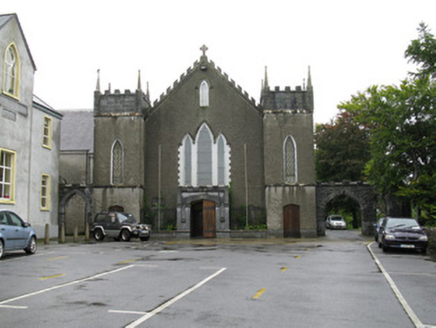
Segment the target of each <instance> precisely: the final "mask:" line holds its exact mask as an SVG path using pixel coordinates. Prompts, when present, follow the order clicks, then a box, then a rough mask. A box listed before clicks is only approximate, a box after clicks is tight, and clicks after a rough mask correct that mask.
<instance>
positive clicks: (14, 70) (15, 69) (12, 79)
mask: <svg viewBox="0 0 436 328" xmlns="http://www.w3.org/2000/svg"><path fill="white" fill-rule="evenodd" d="M3 67H4V68H3V93H5V94H7V95H9V96H12V97H14V98H18V89H19V88H18V87H19V70H20V65H19V57H18V51H17V48H16V47H15V44H14V43H11V44H10V45H9V46H8V47H7V48H6V51H5V57H4V63H3Z"/></svg>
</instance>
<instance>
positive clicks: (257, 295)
mask: <svg viewBox="0 0 436 328" xmlns="http://www.w3.org/2000/svg"><path fill="white" fill-rule="evenodd" d="M265 291H266V288H262V289H259V291H258V292H257V293H256V294H254V296H253V297H252V299H254V300H257V299H258V298H259V297H260V296H262V294H263V293H265Z"/></svg>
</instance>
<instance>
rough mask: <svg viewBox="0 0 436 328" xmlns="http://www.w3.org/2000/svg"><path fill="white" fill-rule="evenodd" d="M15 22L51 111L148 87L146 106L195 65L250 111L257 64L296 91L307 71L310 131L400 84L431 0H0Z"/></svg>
mask: <svg viewBox="0 0 436 328" xmlns="http://www.w3.org/2000/svg"><path fill="white" fill-rule="evenodd" d="M0 10H1V13H2V14H7V13H17V14H18V17H19V19H20V23H21V26H22V28H23V30H24V34H25V36H26V38H27V42H28V44H29V47H30V51H31V53H32V56H33V59H34V61H35V63H36V67H37V71H36V73H35V89H34V93H35V94H36V95H37V96H39V97H40V98H42V99H43V100H44V101H46V102H47V103H48V104H50V105H51V106H52V107H53V108H55V109H59V110H61V109H92V108H93V92H94V90H95V87H96V81H97V70H98V69H100V76H101V89H102V90H106V89H107V88H108V85H109V83H110V84H111V89H112V91H113V90H115V89H120V90H121V91H122V92H123V91H124V90H125V89H131V90H134V89H136V85H137V76H138V70H141V77H142V85H143V87H144V88H145V85H146V82H149V85H150V94H151V99H152V101H154V100H156V99H157V98H159V96H160V95H161V94H162V93H164V92H165V91H166V89H167V88H168V87H169V86H172V84H173V82H174V81H175V80H177V79H179V77H180V75H181V74H182V73H184V72H186V70H187V68H188V67H190V66H192V64H193V63H194V62H195V61H196V60H198V59H199V58H200V56H201V51H200V49H199V48H200V47H201V46H202V45H203V44H206V45H207V47H208V48H209V50H208V51H207V56H208V58H209V60H212V61H214V62H215V64H216V65H217V66H219V67H221V69H222V70H223V71H224V72H225V73H227V74H228V75H229V77H230V78H231V79H233V80H235V82H236V83H237V84H238V85H240V86H241V87H242V89H244V90H245V91H247V92H248V94H249V95H250V96H251V97H253V98H254V99H255V100H256V101H257V102H258V101H259V96H260V89H261V81H262V79H263V78H264V71H265V66H267V67H268V80H269V84H270V86H271V87H274V86H280V87H282V88H284V87H285V86H291V88H292V89H294V88H295V87H296V86H298V85H303V81H304V80H305V79H306V80H307V73H308V67H309V66H310V67H311V75H312V84H313V87H314V96H315V123H326V122H328V121H329V120H330V119H332V118H334V116H335V115H336V114H337V113H338V109H337V105H338V104H339V103H340V102H343V101H347V100H349V99H350V97H351V95H352V94H356V93H357V92H358V91H363V90H365V89H366V88H367V87H369V86H370V85H373V84H378V85H390V84H398V83H399V81H400V80H402V79H403V78H405V77H406V75H407V72H408V71H409V70H411V69H414V66H411V65H408V64H407V61H406V59H405V58H404V51H405V50H406V48H407V46H408V45H409V44H410V41H411V40H413V39H416V38H417V37H418V32H417V28H418V26H419V23H420V22H422V21H423V22H425V23H426V24H427V25H429V27H430V28H431V30H432V32H433V33H434V34H436V14H435V13H436V1H435V0H413V1H404V0H394V1H391V0H375V1H374V0H366V1H351V0H345V1H339V0H329V1H326V0H319V1H317V0H312V1H311V0H299V1H294V0H288V1H285V0H268V1H257V0H249V1H245V0H220V1H208V0H202V1H200V0H157V1H150V0H123V1H118V0H117V1H112V0H104V1H103V0H87V1H84V0H75V1H60V0H52V1H49V0H13V1H6V0H0Z"/></svg>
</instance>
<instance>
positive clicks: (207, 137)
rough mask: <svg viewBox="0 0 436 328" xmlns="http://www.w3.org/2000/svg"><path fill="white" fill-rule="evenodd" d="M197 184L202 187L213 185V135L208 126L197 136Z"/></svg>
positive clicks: (203, 127) (202, 128) (201, 129)
mask: <svg viewBox="0 0 436 328" xmlns="http://www.w3.org/2000/svg"><path fill="white" fill-rule="evenodd" d="M197 182H198V184H199V185H200V186H207V185H211V184H212V134H211V132H210V130H209V128H208V127H207V126H206V125H203V126H202V127H201V128H200V131H199V133H198V136H197Z"/></svg>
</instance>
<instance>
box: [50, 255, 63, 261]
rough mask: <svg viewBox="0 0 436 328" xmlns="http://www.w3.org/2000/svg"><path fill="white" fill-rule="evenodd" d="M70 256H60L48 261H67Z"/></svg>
mask: <svg viewBox="0 0 436 328" xmlns="http://www.w3.org/2000/svg"><path fill="white" fill-rule="evenodd" d="M67 258H68V256H59V257H52V258H48V259H47V261H56V260H62V259H67Z"/></svg>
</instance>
